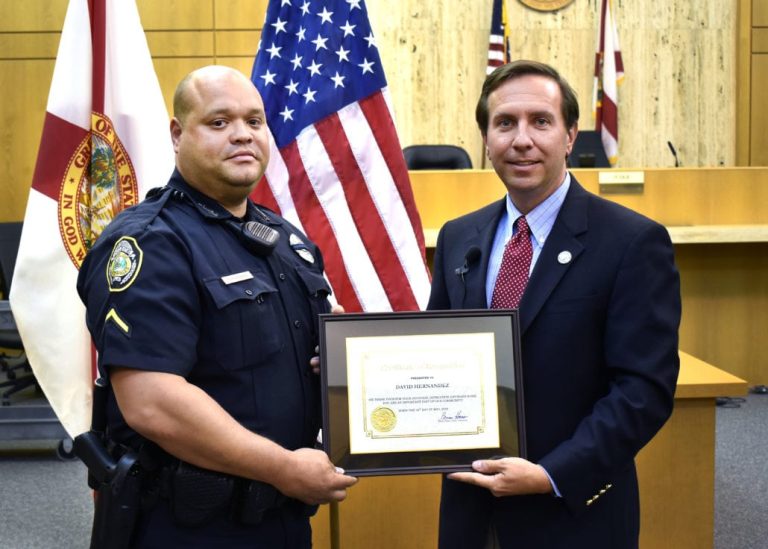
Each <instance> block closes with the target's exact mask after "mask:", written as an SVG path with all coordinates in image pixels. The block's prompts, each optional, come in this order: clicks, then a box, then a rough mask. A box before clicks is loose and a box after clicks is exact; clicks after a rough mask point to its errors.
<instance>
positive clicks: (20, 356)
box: [0, 222, 37, 406]
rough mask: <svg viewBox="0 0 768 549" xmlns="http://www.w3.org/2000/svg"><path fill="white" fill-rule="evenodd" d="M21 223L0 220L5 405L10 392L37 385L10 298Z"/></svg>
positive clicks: (0, 357) (0, 360)
mask: <svg viewBox="0 0 768 549" xmlns="http://www.w3.org/2000/svg"><path fill="white" fill-rule="evenodd" d="M21 225H22V224H21V223H20V222H19V223H0V292H2V295H3V299H2V300H0V349H2V350H0V371H2V372H3V373H5V377H6V378H7V379H6V381H2V382H0V389H5V390H4V391H3V392H2V394H1V395H0V396H2V405H3V406H8V405H9V404H10V397H11V395H14V394H16V393H18V392H19V391H22V390H24V389H26V388H27V387H30V386H33V385H37V381H36V380H35V376H34V375H33V374H32V369H31V368H30V366H29V361H28V360H27V355H26V353H25V352H24V345H23V344H22V342H21V336H20V335H19V331H18V329H17V328H16V322H15V321H14V319H13V313H12V312H11V304H10V302H9V301H8V294H9V293H10V291H11V280H12V278H13V270H14V267H15V266H16V254H17V253H18V251H19V240H20V238H21ZM6 351H12V352H14V354H13V355H11V354H8V353H7V352H6Z"/></svg>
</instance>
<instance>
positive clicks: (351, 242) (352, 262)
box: [296, 126, 392, 311]
mask: <svg viewBox="0 0 768 549" xmlns="http://www.w3.org/2000/svg"><path fill="white" fill-rule="evenodd" d="M296 143H297V146H298V149H299V154H300V155H301V160H302V163H303V164H304V170H305V171H306V173H307V177H308V178H309V181H310V182H311V184H312V188H313V189H314V191H315V195H316V196H317V199H318V201H319V202H320V205H321V206H322V208H323V211H324V212H325V215H326V217H327V219H328V223H329V224H330V226H331V229H332V230H333V234H334V236H335V239H336V242H337V244H338V246H339V249H340V250H341V255H342V256H343V258H344V265H345V268H346V270H347V273H348V274H349V280H350V283H351V284H352V286H353V288H354V290H355V295H357V299H358V300H359V301H360V304H361V306H362V307H363V310H364V311H391V310H392V306H391V305H390V304H389V299H388V298H387V294H386V292H385V291H384V287H383V286H382V285H381V282H380V281H379V276H378V274H377V273H376V269H374V267H373V264H372V263H371V260H370V257H369V256H368V250H367V249H366V248H365V245H364V244H363V241H362V239H361V238H360V234H359V233H358V231H357V227H356V225H355V221H354V219H353V218H352V213H351V212H350V211H349V204H348V203H347V200H346V197H345V195H344V192H343V188H342V186H341V183H340V182H339V180H338V176H337V175H336V172H335V170H334V168H333V165H332V164H331V160H330V158H329V157H328V153H327V152H326V150H325V147H324V146H323V143H322V140H321V139H320V136H319V135H318V134H317V131H315V129H314V126H308V127H307V128H305V129H304V131H302V132H301V133H300V134H299V136H298V138H297V139H296Z"/></svg>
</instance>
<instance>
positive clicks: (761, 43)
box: [749, 0, 768, 166]
mask: <svg viewBox="0 0 768 549" xmlns="http://www.w3.org/2000/svg"><path fill="white" fill-rule="evenodd" d="M751 53H752V56H751V78H752V82H751V90H752V93H751V116H750V118H751V120H750V130H751V131H750V148H749V151H750V162H751V163H752V165H755V166H756V165H767V164H768V129H767V128H768V103H767V102H766V100H765V98H766V94H767V92H766V90H768V0H753V4H752V48H751Z"/></svg>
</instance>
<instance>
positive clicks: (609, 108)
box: [597, 95, 619, 141]
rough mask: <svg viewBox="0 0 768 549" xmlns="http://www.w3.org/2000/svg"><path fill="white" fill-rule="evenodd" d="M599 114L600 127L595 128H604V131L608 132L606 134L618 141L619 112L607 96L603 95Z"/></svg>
mask: <svg viewBox="0 0 768 549" xmlns="http://www.w3.org/2000/svg"><path fill="white" fill-rule="evenodd" d="M599 112H600V114H601V117H600V118H601V120H600V122H601V124H600V126H597V128H598V129H599V128H601V127H605V129H606V130H608V133H610V134H611V135H612V136H613V137H614V139H616V140H617V141H618V138H619V112H618V108H617V107H616V103H614V102H613V101H612V100H611V98H610V97H608V96H607V95H603V101H602V109H600V111H599Z"/></svg>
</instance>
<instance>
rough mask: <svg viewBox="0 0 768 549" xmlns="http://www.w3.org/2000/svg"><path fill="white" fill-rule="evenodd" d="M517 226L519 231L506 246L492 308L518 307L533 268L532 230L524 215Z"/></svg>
mask: <svg viewBox="0 0 768 549" xmlns="http://www.w3.org/2000/svg"><path fill="white" fill-rule="evenodd" d="M515 226H516V227H517V232H516V233H515V234H514V236H512V238H510V239H509V242H507V245H506V246H505V248H504V257H503V258H502V260H501V267H500V268H499V276H498V277H497V278H496V286H494V287H493V297H492V298H491V309H514V308H516V307H517V306H518V305H519V304H520V299H521V298H522V297H523V292H524V291H525V285H526V284H527V283H528V271H530V269H531V258H533V246H531V230H530V228H529V227H528V222H527V221H526V220H525V217H524V216H522V215H521V216H520V217H518V218H517V220H516V221H515Z"/></svg>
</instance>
